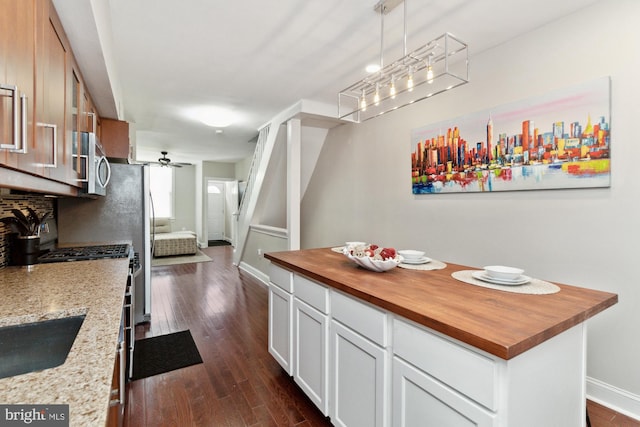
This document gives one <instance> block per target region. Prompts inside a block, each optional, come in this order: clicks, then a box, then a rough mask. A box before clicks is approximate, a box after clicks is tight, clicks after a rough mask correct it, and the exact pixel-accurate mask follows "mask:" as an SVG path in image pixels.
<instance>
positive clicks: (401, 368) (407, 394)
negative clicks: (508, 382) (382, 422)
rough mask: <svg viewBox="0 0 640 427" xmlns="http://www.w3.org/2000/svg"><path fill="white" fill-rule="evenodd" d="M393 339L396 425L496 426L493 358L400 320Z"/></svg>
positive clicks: (495, 365)
mask: <svg viewBox="0 0 640 427" xmlns="http://www.w3.org/2000/svg"><path fill="white" fill-rule="evenodd" d="M393 338H394V342H393V352H394V357H393V403H392V405H393V425H394V426H401V427H410V426H420V427H423V426H426V427H429V426H433V427H447V426H451V427H458V426H460V427H464V426H479V427H493V426H497V425H498V424H497V421H496V420H497V417H496V414H495V412H493V411H494V410H495V409H496V408H497V401H498V396H497V391H496V390H497V381H498V366H497V364H496V362H495V361H494V360H493V359H491V358H489V357H486V356H484V355H482V354H480V353H477V352H475V351H473V350H471V349H469V348H466V347H463V346H461V345H458V344H457V343H454V342H453V341H451V340H449V339H447V338H444V337H442V336H440V335H437V334H435V333H432V332H430V331H428V330H426V329H424V328H421V327H417V326H414V325H412V324H409V323H408V322H405V321H402V320H399V319H394V321H393Z"/></svg>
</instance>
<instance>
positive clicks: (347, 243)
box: [344, 242, 367, 248]
mask: <svg viewBox="0 0 640 427" xmlns="http://www.w3.org/2000/svg"><path fill="white" fill-rule="evenodd" d="M344 243H345V245H346V246H347V247H348V248H356V247H358V246H367V243H366V242H344Z"/></svg>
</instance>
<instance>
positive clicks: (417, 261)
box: [402, 256, 431, 265]
mask: <svg viewBox="0 0 640 427" xmlns="http://www.w3.org/2000/svg"><path fill="white" fill-rule="evenodd" d="M428 262H431V258H427V257H426V256H423V257H422V258H418V259H406V258H405V259H404V261H402V263H403V264H413V265H420V264H426V263H428Z"/></svg>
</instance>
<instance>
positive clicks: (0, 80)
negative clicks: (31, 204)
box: [0, 0, 42, 173]
mask: <svg viewBox="0 0 640 427" xmlns="http://www.w3.org/2000/svg"><path fill="white" fill-rule="evenodd" d="M0 8H1V9H0V10H2V13H0V165H6V166H9V167H12V168H16V169H21V170H24V171H26V172H29V173H39V172H41V171H42V168H41V167H39V165H38V159H37V153H36V150H34V148H35V147H34V134H33V132H34V125H35V124H34V109H35V102H34V99H35V97H34V94H35V89H34V88H35V80H34V64H35V46H36V41H35V21H36V19H35V18H36V11H37V2H36V0H24V1H19V2H17V1H14V0H0Z"/></svg>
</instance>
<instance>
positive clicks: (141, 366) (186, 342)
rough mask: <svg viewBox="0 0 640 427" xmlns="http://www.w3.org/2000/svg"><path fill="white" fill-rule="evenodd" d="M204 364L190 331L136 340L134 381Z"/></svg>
mask: <svg viewBox="0 0 640 427" xmlns="http://www.w3.org/2000/svg"><path fill="white" fill-rule="evenodd" d="M198 363H202V357H200V352H199V351H198V347H196V343H195V342H194V341H193V337H192V336H191V332H190V331H189V330H186V331H181V332H174V333H172V334H167V335H159V336H157V337H151V338H144V339H141V340H136V344H135V349H134V351H133V377H132V378H131V379H132V380H134V381H135V380H139V379H142V378H147V377H151V376H153V375H158V374H163V373H165V372H170V371H174V370H176V369H180V368H186V367H187V366H191V365H197V364H198Z"/></svg>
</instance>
